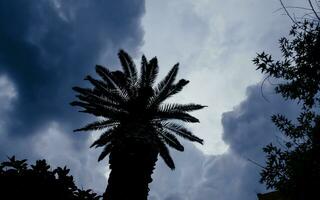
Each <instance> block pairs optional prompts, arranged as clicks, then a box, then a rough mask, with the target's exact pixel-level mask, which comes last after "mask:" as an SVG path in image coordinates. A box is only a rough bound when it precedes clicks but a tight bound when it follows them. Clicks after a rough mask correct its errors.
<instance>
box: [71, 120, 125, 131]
mask: <svg viewBox="0 0 320 200" xmlns="http://www.w3.org/2000/svg"><path fill="white" fill-rule="evenodd" d="M118 123H119V121H117V120H113V119H108V120H103V121H96V122H93V123H90V124H88V125H86V126H85V127H83V128H79V129H75V130H74V132H78V131H92V130H101V129H104V128H109V127H113V126H115V125H117V124H118Z"/></svg>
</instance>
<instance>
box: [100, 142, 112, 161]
mask: <svg viewBox="0 0 320 200" xmlns="http://www.w3.org/2000/svg"><path fill="white" fill-rule="evenodd" d="M112 149H113V145H112V144H111V143H108V144H107V145H106V146H105V147H104V148H103V151H102V152H101V154H100V156H99V158H98V162H99V161H101V160H103V159H104V158H105V157H106V156H107V155H108V154H109V153H111V151H112Z"/></svg>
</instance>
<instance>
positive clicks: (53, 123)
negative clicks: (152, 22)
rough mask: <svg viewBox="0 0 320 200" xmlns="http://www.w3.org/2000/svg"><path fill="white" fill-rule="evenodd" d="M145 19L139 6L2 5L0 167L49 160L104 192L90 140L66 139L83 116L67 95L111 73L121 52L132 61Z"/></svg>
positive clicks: (135, 0) (92, 2)
mask: <svg viewBox="0 0 320 200" xmlns="http://www.w3.org/2000/svg"><path fill="white" fill-rule="evenodd" d="M144 12H145V7H144V1H143V0H120V1H103V0H82V1H76V0H50V1H48V0H33V1H24V0H17V1H0V27H1V29H0V90H1V91H0V94H1V95H0V104H1V107H0V115H1V116H0V119H1V120H0V158H1V160H4V159H5V158H6V156H11V155H17V157H18V158H28V159H29V160H31V161H32V160H34V159H38V158H47V159H48V160H49V162H50V163H52V164H53V165H55V166H56V165H68V167H70V168H71V171H72V173H73V175H74V176H75V177H77V181H78V182H79V183H81V184H83V185H86V186H93V185H91V184H90V183H95V186H99V188H97V190H99V192H102V188H103V187H105V184H106V180H105V174H104V173H106V170H103V171H101V170H102V164H100V165H98V164H97V162H96V159H97V155H96V153H98V152H92V151H91V152H89V151H88V146H89V144H88V142H90V137H88V136H87V135H85V134H82V135H81V134H80V135H76V134H74V133H72V129H75V128H78V127H79V126H82V125H83V124H84V123H86V122H87V121H88V116H83V115H81V114H77V112H76V111H75V110H74V108H71V106H69V102H71V101H72V100H73V96H74V93H73V92H72V90H71V88H72V86H75V85H83V84H84V81H83V78H84V76H85V75H86V74H88V73H92V74H93V71H94V66H95V64H101V65H106V64H108V67H113V66H117V65H118V59H117V56H116V55H117V52H118V50H119V49H121V48H123V49H125V50H127V51H128V52H129V53H130V54H131V55H133V56H135V55H137V53H138V51H139V47H140V46H141V44H142V39H143V34H144V31H143V29H142V27H141V24H140V21H141V17H142V16H143V15H144ZM110 65H111V66H110ZM85 121H86V122H85ZM89 160H90V161H91V162H89ZM93 160H94V161H93ZM93 165H94V166H93ZM103 165H104V166H103V167H104V168H105V164H103ZM99 167H101V170H100V169H99ZM90 168H91V169H90ZM92 168H94V169H95V170H92ZM83 171H86V173H83ZM92 174H94V175H92ZM91 175H92V177H91ZM93 177H97V178H93ZM99 178H100V179H99ZM93 179H95V180H93ZM99 180H100V181H99Z"/></svg>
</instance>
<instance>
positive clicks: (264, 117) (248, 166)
mask: <svg viewBox="0 0 320 200" xmlns="http://www.w3.org/2000/svg"><path fill="white" fill-rule="evenodd" d="M263 91H264V95H265V96H266V97H267V99H268V101H266V100H265V99H264V98H263V97H262V95H261V90H260V84H257V85H253V86H250V87H248V88H247V98H246V99H245V100H244V101H243V102H241V103H240V104H239V105H238V106H236V107H235V108H234V109H233V110H232V111H230V112H226V113H224V114H223V117H222V124H223V130H224V132H223V139H224V141H225V142H226V143H227V144H228V145H229V150H228V151H227V152H226V153H224V154H221V155H214V156H209V155H204V154H203V153H202V152H200V151H199V150H198V149H197V148H195V147H194V146H193V145H191V144H185V145H186V149H187V151H186V152H184V153H181V154H179V153H176V152H172V153H173V157H174V159H175V161H176V165H177V170H176V171H173V172H171V171H169V170H168V169H166V166H164V165H163V164H162V163H161V161H160V162H159V163H158V165H157V168H156V170H155V174H154V176H153V177H154V182H153V183H152V189H151V192H152V193H151V194H152V195H153V196H154V197H153V199H157V200H158V199H166V200H167V199H170V200H171V199H186V200H208V199H221V200H236V199H247V200H256V199H257V196H256V195H257V193H262V192H265V191H266V190H265V187H264V186H263V185H262V184H260V183H259V177H260V176H259V172H260V170H261V168H260V167H259V166H257V165H256V164H254V163H253V162H251V161H249V160H248V159H251V160H252V161H254V162H257V163H260V164H263V162H264V154H263V152H262V147H263V146H264V145H265V144H267V143H269V142H275V143H277V136H280V134H279V132H278V130H277V129H276V128H275V126H274V125H273V123H272V122H271V120H270V116H271V115H272V114H276V113H283V114H286V115H289V116H291V117H292V118H294V116H296V114H297V113H298V106H297V105H296V103H295V102H287V101H284V100H283V99H282V98H281V97H280V96H279V95H275V94H274V93H273V87H272V86H270V85H267V84H266V85H265V86H264V90H263Z"/></svg>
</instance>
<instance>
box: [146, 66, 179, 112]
mask: <svg viewBox="0 0 320 200" xmlns="http://www.w3.org/2000/svg"><path fill="white" fill-rule="evenodd" d="M178 69H179V63H177V64H175V65H174V66H173V67H172V69H171V70H170V71H169V73H168V74H167V75H166V77H165V78H164V79H163V80H162V81H160V83H159V84H158V85H157V87H156V88H154V93H155V94H154V97H153V98H152V99H151V103H150V104H151V105H150V106H157V105H159V104H160V103H161V102H162V101H164V100H165V99H166V98H167V94H168V92H169V91H170V88H171V87H172V85H173V82H174V80H175V78H176V76H177V73H178Z"/></svg>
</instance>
